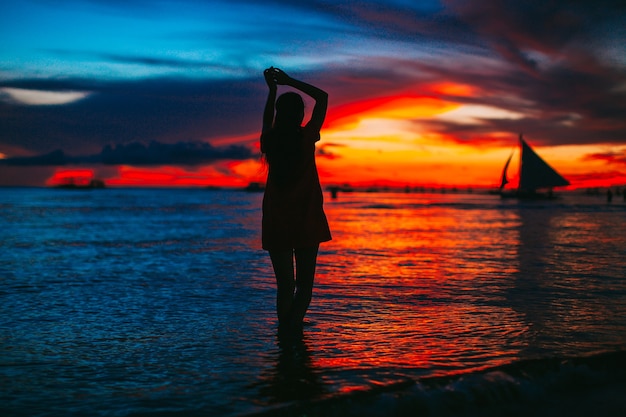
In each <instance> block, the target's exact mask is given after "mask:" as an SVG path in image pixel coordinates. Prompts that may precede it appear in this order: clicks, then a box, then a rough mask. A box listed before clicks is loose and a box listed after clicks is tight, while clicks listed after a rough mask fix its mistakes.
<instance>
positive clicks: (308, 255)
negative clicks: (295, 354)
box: [291, 246, 319, 328]
mask: <svg viewBox="0 0 626 417" xmlns="http://www.w3.org/2000/svg"><path fill="white" fill-rule="evenodd" d="M318 249H319V246H315V247H312V248H302V249H296V250H295V255H296V293H295V296H294V298H293V305H292V311H291V325H292V326H293V328H298V327H301V326H302V321H303V320H304V316H305V314H306V312H307V309H308V308H309V304H310V303H311V297H312V295H313V280H314V278H315V266H316V263H317V251H318Z"/></svg>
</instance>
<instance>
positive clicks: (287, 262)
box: [269, 249, 296, 326]
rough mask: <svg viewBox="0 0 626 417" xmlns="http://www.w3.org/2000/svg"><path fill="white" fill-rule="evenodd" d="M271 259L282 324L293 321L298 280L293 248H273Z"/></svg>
mask: <svg viewBox="0 0 626 417" xmlns="http://www.w3.org/2000/svg"><path fill="white" fill-rule="evenodd" d="M269 253H270V259H271V260H272V266H273V267H274V275H276V288H277V291H276V312H277V313H278V323H279V325H280V326H285V325H289V323H290V322H291V316H292V308H293V301H294V296H293V294H294V291H295V288H296V282H295V280H294V272H293V250H292V249H286V250H271V251H269Z"/></svg>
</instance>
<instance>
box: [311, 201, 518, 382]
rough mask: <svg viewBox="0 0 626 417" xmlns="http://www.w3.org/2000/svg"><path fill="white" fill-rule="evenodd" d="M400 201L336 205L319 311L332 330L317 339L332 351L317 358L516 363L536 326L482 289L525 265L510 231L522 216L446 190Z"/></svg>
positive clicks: (319, 319) (323, 260)
mask: <svg viewBox="0 0 626 417" xmlns="http://www.w3.org/2000/svg"><path fill="white" fill-rule="evenodd" d="M397 198H401V199H406V198H407V197H406V196H400V197H394V196H393V195H390V196H389V199H390V200H389V201H388V202H386V201H384V199H381V198H376V203H375V204H371V205H368V204H367V203H364V204H354V205H353V204H351V202H350V201H347V200H349V199H350V197H348V196H346V197H343V199H344V201H337V202H336V203H333V202H330V203H329V204H327V209H326V210H327V214H328V217H329V219H330V222H331V229H332V230H333V233H334V235H333V237H334V238H333V241H331V242H329V243H327V244H324V247H323V250H324V251H325V253H326V252H328V253H329V254H328V255H325V256H321V257H320V260H319V267H318V279H317V282H318V284H317V288H316V291H317V293H318V294H319V296H318V297H317V298H315V299H314V305H313V306H312V311H313V312H316V313H313V317H315V318H314V321H315V322H316V323H317V324H318V325H319V326H320V327H322V328H323V330H322V331H321V332H320V334H317V333H316V334H315V336H314V337H313V338H312V340H311V342H312V345H313V346H315V345H319V346H320V348H322V349H324V350H325V351H328V349H332V355H322V356H318V357H317V359H316V360H317V363H316V365H317V366H320V367H334V368H355V369H356V368H363V367H373V368H398V367H399V368H417V369H420V368H423V369H428V368H432V367H433V365H435V367H438V368H440V369H442V372H444V371H443V369H449V368H455V367H463V366H467V361H470V362H471V361H472V360H476V361H477V362H478V360H477V359H478V357H479V356H480V357H481V358H482V359H485V358H484V356H488V359H487V360H486V362H487V363H489V364H490V365H498V364H500V363H504V362H506V361H507V360H509V359H510V355H511V347H510V343H512V344H514V345H515V344H518V345H519V344H520V343H523V340H524V337H523V335H524V334H525V333H526V332H527V331H528V326H527V324H526V323H524V322H523V320H522V317H521V315H520V314H519V313H516V312H515V311H513V310H512V309H511V308H510V307H501V306H493V305H490V303H489V302H484V301H486V300H487V298H488V297H489V296H488V295H485V293H487V294H490V293H491V294H492V293H493V291H491V288H486V291H484V292H483V291H477V286H487V287H489V286H492V287H493V286H498V285H501V283H499V282H498V280H499V279H500V278H501V276H502V273H505V274H509V275H510V274H512V273H514V272H515V271H516V270H517V266H516V265H517V262H516V251H515V247H516V243H517V236H516V235H515V234H509V233H506V230H507V227H508V226H507V225H513V226H514V225H515V224H517V223H518V219H517V218H516V216H515V215H514V214H512V213H510V212H498V211H495V210H489V211H484V212H483V211H480V210H466V211H464V210H459V208H458V207H456V206H450V207H448V206H447V205H448V204H449V203H450V202H449V201H447V200H446V199H445V197H444V198H443V200H441V201H437V200H434V199H433V200H432V201H416V202H413V203H411V202H410V201H409V202H408V204H407V205H406V206H404V207H402V206H400V207H399V206H398V201H397ZM437 198H439V199H441V197H437ZM335 293H341V297H333V294H335ZM483 297H484V298H485V300H482V298H483ZM326 327H327V328H326ZM336 335H340V336H336ZM335 337H340V338H341V340H342V341H341V342H339V341H338V340H337V341H335V342H333V338H335ZM505 341H506V342H507V343H509V346H508V347H507V349H502V346H501V345H500V344H501V343H504V342H505ZM485 344H488V345H489V346H484V345H485ZM477 346H480V349H477ZM513 351H515V349H513ZM441 358H445V361H441ZM440 362H441V363H440ZM483 363H484V362H483ZM481 366H482V365H481Z"/></svg>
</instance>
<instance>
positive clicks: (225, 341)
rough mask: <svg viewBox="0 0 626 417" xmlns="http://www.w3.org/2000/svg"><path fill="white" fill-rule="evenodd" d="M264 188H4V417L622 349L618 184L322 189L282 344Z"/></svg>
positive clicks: (168, 405) (228, 408) (158, 406)
mask: <svg viewBox="0 0 626 417" xmlns="http://www.w3.org/2000/svg"><path fill="white" fill-rule="evenodd" d="M261 200H262V194H259V193H246V192H243V191H236V190H204V189H104V190H92V191H82V190H61V189H36V188H23V189H20V188H16V189H11V188H6V189H0V280H1V281H0V282H1V283H2V285H1V287H0V303H1V304H0V305H1V307H0V308H1V310H0V411H2V415H11V416H13V415H14V416H22V415H23V416H68V415H90V416H97V415H102V416H127V415H157V414H158V415H211V416H232V415H243V414H250V413H259V414H264V413H265V414H267V415H273V414H276V413H278V412H279V410H283V411H282V412H286V413H287V414H288V411H285V410H289V407H292V409H293V407H294V404H296V405H298V404H300V405H301V404H308V407H309V411H310V412H312V411H311V410H312V409H311V408H310V407H312V406H311V404H319V402H320V401H322V402H323V401H325V400H327V399H337V398H343V397H349V398H352V397H350V396H352V395H353V394H354V393H372V395H376V392H377V390H378V391H380V390H383V391H385V390H387V389H389V390H392V391H393V390H396V389H397V390H403V389H404V390H405V391H403V392H405V394H403V395H404V397H403V398H405V400H406V398H407V396H411V395H413V396H414V397H415V396H416V395H417V396H419V395H422V394H423V392H424V390H425V389H426V388H425V387H427V386H429V385H428V381H441V380H445V381H448V382H446V384H450V383H452V384H457V385H458V384H459V381H460V379H459V378H463V377H464V376H465V377H466V379H465V381H468V379H467V376H468V375H469V376H472V375H473V376H476V375H483V374H481V372H484V371H485V370H492V371H493V370H496V371H498V372H504V370H505V369H510V367H513V369H520V367H521V369H523V372H521V373H520V375H522V374H523V375H524V378H527V379H528V378H529V376H528V375H531V374H532V372H530V370H529V369H537V368H539V369H544V368H545V369H548V370H553V369H554V366H557V367H558V366H560V365H558V364H562V363H563V361H565V360H570V359H571V358H573V359H572V360H583V361H584V360H585V359H584V358H587V357H589V356H590V355H591V357H592V358H598V355H600V357H603V356H602V355H603V354H607V352H608V354H609V355H610V354H611V352H617V354H618V355H621V354H620V352H621V351H622V350H624V348H625V347H626V261H625V259H626V223H625V219H626V204H625V203H623V202H622V201H621V199H617V198H616V199H615V200H614V202H612V203H610V204H609V203H607V202H606V201H605V200H604V199H602V198H599V197H593V196H586V195H582V194H575V193H570V194H566V195H563V197H562V198H560V199H558V200H551V201H527V202H520V201H517V200H501V199H500V198H499V197H497V196H492V195H488V194H483V193H478V192H475V193H470V194H468V193H447V194H443V193H340V194H339V196H338V197H337V198H336V199H331V198H330V195H327V196H326V203H325V209H326V214H327V217H328V219H329V223H330V226H331V230H332V233H333V240H332V241H331V242H327V243H324V244H322V246H321V249H320V253H319V258H318V267H317V276H316V285H315V289H314V295H313V302H312V304H311V307H310V310H309V313H308V315H307V318H306V325H305V329H304V335H303V337H302V338H301V339H299V340H297V341H291V342H285V341H284V340H280V339H279V338H278V337H277V332H276V327H277V321H276V315H275V284H274V276H273V272H272V269H271V264H270V262H269V259H268V256H267V253H266V252H264V251H263V250H261V248H260V224H261V223H260V220H261ZM581 358H583V359H581ZM612 358H613V359H612V360H613V361H614V360H615V358H614V357H612ZM618 358H621V359H622V362H621V363H622V364H623V355H622V356H618ZM542 361H556V362H547V363H546V362H542ZM600 361H601V362H602V361H603V359H602V360H600ZM607 361H608V360H606V361H604V365H605V367H606V366H608V367H610V366H611V363H610V361H609V362H607ZM528 363H531V364H535V365H528V366H530V368H529V369H527V368H525V367H524V366H525V365H523V364H528ZM555 363H556V364H557V365H554V364H555ZM537 364H542V365H537ZM551 364H552V365H551ZM585 366H586V367H587V368H588V367H589V363H586V364H585ZM516 367H517V368H516ZM542 372H543V371H542ZM546 372H547V371H546ZM557 373H558V372H557ZM505 374H506V375H507V378H509V379H510V378H513V379H514V381H515V384H514V385H516V386H520V384H521V382H520V381H521V380H520V379H519V378H522V377H521V376H519V377H515V376H513V375H514V372H509V371H507V372H505ZM489 375H493V373H492V374H489ZM542 375H543V374H542ZM442 378H443V379H442ZM450 378H452V379H450ZM454 378H456V379H454ZM476 378H478V377H476ZM515 378H518V379H515ZM530 378H531V382H530V384H531V385H532V384H535V385H538V384H540V382H538V381H540V380H541V378H543V377H542V376H536V377H530ZM505 379H506V378H505ZM509 379H507V381H508V380H509ZM566 379H568V378H566ZM450 381H453V382H450ZM469 381H471V379H469ZM481 381H482V382H481ZM481 381H479V382H476V383H475V386H473V388H472V389H474V388H476V387H477V386H482V384H484V380H481ZM568 381H569V379H568ZM467 383H468V382H466V384H467ZM568 383H571V381H569V382H568ZM416 384H417V385H416ZM469 384H470V386H472V384H473V383H472V382H469ZM409 385H411V386H413V388H412V389H413V394H410V392H411V391H410V389H409V391H406V387H407V386H409ZM431 385H432V383H431ZM416 387H418V388H416ZM449 389H450V386H449V385H448V386H447V388H446V390H449ZM418 391H419V392H418ZM406 392H409V394H406ZM441 392H443V391H442V389H440V390H439V393H441ZM419 393H422V394H419ZM431 397H432V396H431ZM354 398H356V397H354ZM393 398H396V400H397V401H400V400H398V399H397V398H398V395H396V396H395V397H393ZM396 400H392V401H396ZM316 401H317V402H316ZM351 401H352V402H350V404H351V405H350V409H355V407H356V408H358V404H359V401H361V402H362V401H364V400H357V399H353V400H351ZM429 401H430V400H429ZM396 406H397V404H396ZM305 407H307V406H305ZM376 407H379V408H378V409H376ZM376 407H375V408H373V409H369V411H370V412H371V413H373V415H378V414H377V413H379V414H380V415H384V414H385V411H388V410H389V404H388V403H386V405H383V406H380V405H379V406H376ZM304 410H306V408H305V409H304ZM300 411H302V410H300ZM344 411H345V410H343V411H342V412H344ZM294 412H298V411H294ZM268 413H269V414H268ZM303 414H305V413H304V412H303ZM431 415H432V414H431Z"/></svg>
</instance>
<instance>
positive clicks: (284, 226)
mask: <svg viewBox="0 0 626 417" xmlns="http://www.w3.org/2000/svg"><path fill="white" fill-rule="evenodd" d="M264 76H265V81H266V82H267V85H268V87H269V94H268V96H267V103H266V104H265V112H264V114H263V133H262V134H261V152H262V153H264V154H265V158H266V160H267V163H268V165H269V172H268V176H267V184H266V186H265V195H264V196H263V222H262V241H263V249H265V250H267V251H269V255H270V258H271V260H272V266H273V267H274V274H275V275H276V283H277V297H276V309H277V313H278V321H279V331H283V332H285V331H286V332H292V331H299V330H301V328H302V320H303V319H304V315H305V314H306V311H307V309H308V307H309V304H310V302H311V295H312V292H313V278H314V276H315V264H316V261H317V251H318V248H319V244H320V243H321V242H325V241H328V240H330V239H331V236H330V229H329V228H328V222H327V220H326V215H325V214H324V210H323V207H322V204H323V197H322V188H321V186H320V182H319V178H318V175H317V168H316V166H315V142H317V141H318V140H319V139H320V129H321V127H322V124H323V123H324V118H325V117H326V108H327V107H328V94H326V92H324V91H322V90H320V89H319V88H317V87H314V86H312V85H310V84H307V83H305V82H302V81H298V80H295V79H293V78H291V77H289V76H288V75H287V74H286V73H284V72H283V71H281V70H279V69H278V68H274V67H271V68H268V69H266V70H265V71H264ZM278 85H287V86H290V87H293V88H295V89H297V90H300V91H302V92H303V93H305V94H307V95H309V96H311V97H312V98H313V99H314V100H315V107H313V112H312V115H311V119H310V120H309V121H308V122H307V123H306V124H305V125H304V126H302V121H303V119H304V102H303V100H302V97H301V96H300V95H299V94H298V93H295V92H287V93H284V94H282V95H281V96H280V97H278V100H277V99H276V90H277V86H278ZM274 109H275V110H276V115H274ZM294 258H295V273H294Z"/></svg>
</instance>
